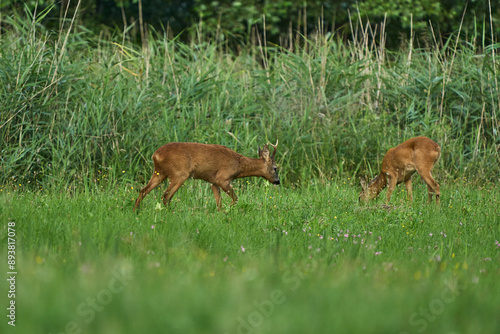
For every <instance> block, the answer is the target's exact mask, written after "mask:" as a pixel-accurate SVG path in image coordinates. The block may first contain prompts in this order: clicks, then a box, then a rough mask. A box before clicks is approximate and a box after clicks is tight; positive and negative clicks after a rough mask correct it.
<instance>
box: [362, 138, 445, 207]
mask: <svg viewBox="0 0 500 334" xmlns="http://www.w3.org/2000/svg"><path fill="white" fill-rule="evenodd" d="M440 156H441V148H440V147H439V145H438V144H437V143H436V142H434V141H433V140H431V139H429V138H427V137H416V138H412V139H409V140H407V141H405V142H404V143H402V144H400V145H398V146H396V147H393V148H391V149H389V151H387V153H386V154H385V156H384V159H383V160H382V167H381V172H380V174H379V175H377V176H376V177H375V178H374V179H373V180H372V181H371V182H370V184H369V185H366V182H365V180H364V179H361V187H362V188H363V190H362V191H361V193H360V194H359V200H360V201H365V202H367V201H368V200H370V199H373V198H375V197H377V196H378V194H379V193H380V192H381V191H382V190H383V189H384V188H385V187H387V197H386V200H385V202H386V204H389V200H390V199H391V194H392V192H393V191H394V188H395V187H396V185H398V184H400V183H402V182H404V183H405V186H406V190H407V193H408V198H409V199H410V200H411V199H413V195H412V187H411V177H412V175H413V174H414V173H415V172H418V174H420V177H422V179H423V180H424V182H425V183H426V184H427V191H428V196H429V197H428V201H427V202H428V203H430V202H431V201H432V195H433V194H436V203H437V204H439V196H440V195H441V193H440V192H439V184H438V183H437V182H436V181H435V180H434V178H433V177H432V175H431V171H432V168H433V167H434V165H435V164H436V162H437V161H438V159H439V157H440Z"/></svg>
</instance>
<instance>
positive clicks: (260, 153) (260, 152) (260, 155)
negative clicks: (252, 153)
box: [258, 145, 262, 158]
mask: <svg viewBox="0 0 500 334" xmlns="http://www.w3.org/2000/svg"><path fill="white" fill-rule="evenodd" d="M258 147H259V158H262V150H261V149H260V145H259V146H258Z"/></svg>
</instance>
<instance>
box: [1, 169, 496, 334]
mask: <svg viewBox="0 0 500 334" xmlns="http://www.w3.org/2000/svg"><path fill="white" fill-rule="evenodd" d="M415 179H416V181H417V182H415V186H414V195H415V197H416V198H415V199H414V201H413V203H408V202H407V201H406V197H405V193H404V191H403V189H404V187H398V188H397V191H396V192H395V193H394V195H393V198H392V201H391V204H392V207H391V209H390V210H388V209H386V208H384V207H383V206H382V205H381V204H382V202H383V199H379V200H377V201H375V202H372V203H371V204H370V205H368V206H365V205H360V204H359V203H358V201H357V195H358V190H359V186H358V185H357V182H354V181H353V180H350V179H347V178H346V179H339V180H330V181H327V182H317V181H315V180H311V181H310V182H307V183H305V184H300V185H293V184H288V185H283V186H273V185H269V184H267V183H264V181H262V180H259V181H257V180H256V179H242V180H241V181H237V182H235V191H236V193H237V194H238V195H239V196H240V201H239V202H238V204H237V205H236V206H234V207H229V206H228V204H229V198H228V197H227V196H225V195H224V198H223V200H224V203H225V207H224V209H225V212H218V211H217V210H216V207H215V201H214V200H213V196H212V194H211V190H210V187H209V186H208V184H207V183H205V182H202V181H189V182H186V184H185V185H184V186H183V187H182V188H181V189H180V190H179V192H178V193H177V194H176V197H174V200H173V206H172V207H171V208H169V209H168V210H167V209H165V207H164V206H163V204H161V193H162V192H161V190H160V189H157V190H154V191H153V192H152V193H151V194H150V195H149V196H148V197H146V198H145V199H144V201H143V203H142V210H141V211H140V213H139V214H134V213H133V212H132V207H133V200H134V199H135V197H136V195H137V192H136V189H135V188H134V189H131V188H132V186H130V185H128V186H123V187H117V188H113V189H112V188H107V189H104V190H101V191H96V192H94V193H88V194H77V195H73V196H70V195H68V194H67V193H65V192H54V191H50V192H45V193H44V192H38V193H32V192H27V191H20V190H17V191H12V189H10V188H2V189H1V192H0V208H1V210H0V223H1V228H0V240H2V248H1V249H0V258H1V259H2V261H1V262H0V263H1V266H0V268H1V269H2V272H4V273H5V272H7V269H6V262H7V260H6V258H7V252H6V248H7V247H6V242H5V241H6V239H7V226H8V224H9V222H14V223H15V230H16V245H17V262H16V267H17V268H16V269H17V271H18V275H17V294H16V305H17V320H16V329H15V332H17V333H139V332H149V333H151V332H161V333H164V332H175V333H285V332H286V333H320V332H321V333H323V332H340V333H347V332H351V333H495V332H498V331H499V330H500V325H499V323H498V321H497V319H498V315H499V314H500V280H499V279H498V278H499V274H500V271H499V270H500V269H499V266H498V264H499V259H500V243H499V240H500V233H499V232H500V229H499V222H500V213H499V211H498V207H499V204H500V189H499V187H498V185H496V184H488V185H486V186H484V187H480V186H477V185H473V184H470V183H467V182H466V181H465V180H463V179H462V180H456V181H453V182H449V183H445V184H442V188H441V191H442V203H441V205H440V206H439V207H438V206H436V205H427V204H426V203H425V201H426V187H425V184H423V182H422V181H420V179H419V178H418V177H416V178H415ZM134 186H135V187H137V186H138V185H136V184H134ZM162 189H163V190H164V189H165V186H162ZM0 286H1V287H2V300H4V297H5V294H6V287H7V285H6V281H5V280H3V281H2V283H1V284H0ZM4 305H5V303H4ZM5 312H6V311H5V308H4V313H5ZM8 327H10V326H8V325H7V321H6V320H5V316H4V320H3V321H2V323H1V324H0V328H1V331H2V333H7V332H14V331H13V330H12V329H11V328H8ZM8 329H10V330H8ZM6 330H8V331H6Z"/></svg>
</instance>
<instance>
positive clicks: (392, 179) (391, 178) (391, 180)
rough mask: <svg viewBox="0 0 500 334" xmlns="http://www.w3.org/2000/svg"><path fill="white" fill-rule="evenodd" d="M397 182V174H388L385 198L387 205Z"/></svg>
mask: <svg viewBox="0 0 500 334" xmlns="http://www.w3.org/2000/svg"><path fill="white" fill-rule="evenodd" d="M397 182H398V179H397V176H396V175H390V174H388V175H387V197H386V199H385V204H387V205H388V204H389V201H390V199H391V195H392V192H393V191H394V188H396V184H397Z"/></svg>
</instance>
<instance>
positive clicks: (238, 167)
mask: <svg viewBox="0 0 500 334" xmlns="http://www.w3.org/2000/svg"><path fill="white" fill-rule="evenodd" d="M269 145H270V146H272V147H274V152H273V153H272V154H271V153H270V152H269ZM277 146H278V141H276V145H272V144H266V145H264V147H263V148H262V149H261V148H260V146H259V158H257V159H254V158H248V157H246V156H243V155H241V154H238V153H236V152H234V151H233V150H231V149H229V148H227V147H225V146H222V145H209V144H200V143H168V144H165V145H163V146H162V147H160V148H159V149H157V150H156V152H155V153H153V156H152V159H153V164H154V172H153V175H152V177H151V179H150V180H149V183H148V184H147V185H146V186H145V187H144V188H142V189H141V192H140V194H139V197H138V198H137V200H136V201H135V205H134V211H135V210H136V209H137V208H138V207H139V205H140V203H141V200H142V199H143V198H144V197H145V196H146V195H147V194H148V193H149V192H150V191H151V190H153V189H154V188H156V187H157V186H158V185H159V184H160V183H162V182H163V181H165V180H166V179H167V178H168V179H169V181H170V184H169V185H168V187H167V190H166V191H165V193H164V194H163V203H164V204H165V205H166V206H168V204H169V203H170V200H171V199H172V197H173V196H174V194H175V192H176V191H177V190H178V189H179V188H180V187H181V186H182V184H183V183H184V181H186V180H187V179H188V178H190V177H191V178H193V179H201V180H205V181H207V182H210V183H211V184H212V191H213V193H214V197H215V202H216V204H217V208H218V209H219V210H221V208H222V199H221V195H220V189H222V190H223V191H224V192H225V193H227V194H228V195H229V196H230V197H231V199H232V202H231V205H233V204H236V202H237V201H238V197H237V196H236V194H235V193H234V190H233V187H232V186H231V181H232V180H234V179H237V178H241V177H250V176H258V177H262V178H264V179H266V180H268V181H269V182H271V183H273V184H280V179H279V176H278V169H277V166H276V161H275V159H274V157H275V155H276V150H277Z"/></svg>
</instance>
